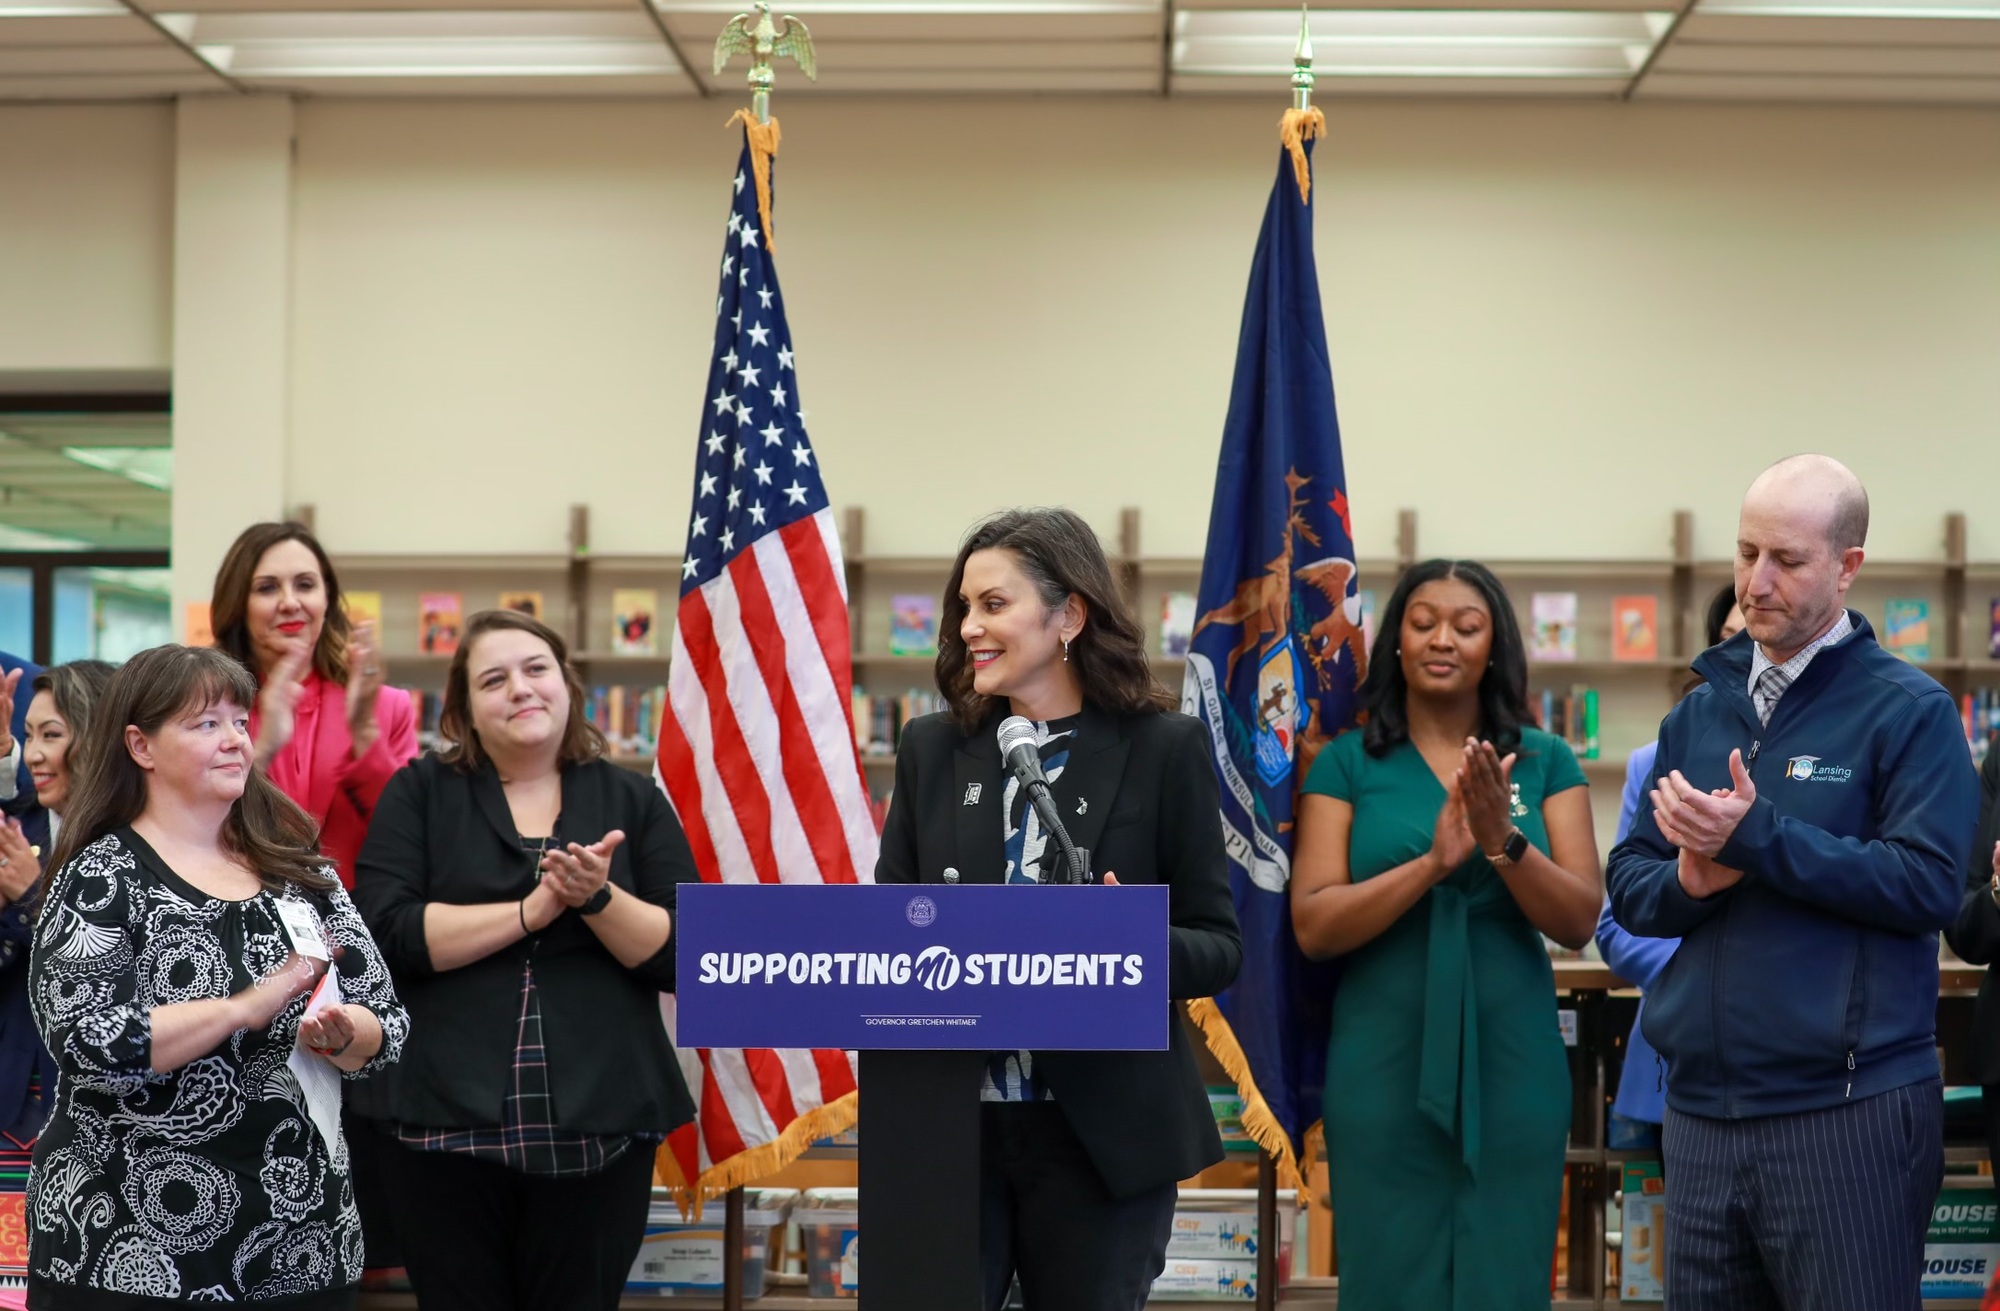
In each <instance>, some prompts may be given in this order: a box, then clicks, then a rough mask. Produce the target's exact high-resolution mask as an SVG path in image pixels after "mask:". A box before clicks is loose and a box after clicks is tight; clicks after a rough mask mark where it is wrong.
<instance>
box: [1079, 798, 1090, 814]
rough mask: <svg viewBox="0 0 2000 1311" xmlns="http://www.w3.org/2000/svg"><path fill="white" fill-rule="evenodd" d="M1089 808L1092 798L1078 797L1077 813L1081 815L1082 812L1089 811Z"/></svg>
mask: <svg viewBox="0 0 2000 1311" xmlns="http://www.w3.org/2000/svg"><path fill="white" fill-rule="evenodd" d="M1089 809H1090V799H1089V798H1087V797H1078V798H1077V799H1076V813H1077V814H1079V815H1081V814H1084V813H1086V812H1088V811H1089Z"/></svg>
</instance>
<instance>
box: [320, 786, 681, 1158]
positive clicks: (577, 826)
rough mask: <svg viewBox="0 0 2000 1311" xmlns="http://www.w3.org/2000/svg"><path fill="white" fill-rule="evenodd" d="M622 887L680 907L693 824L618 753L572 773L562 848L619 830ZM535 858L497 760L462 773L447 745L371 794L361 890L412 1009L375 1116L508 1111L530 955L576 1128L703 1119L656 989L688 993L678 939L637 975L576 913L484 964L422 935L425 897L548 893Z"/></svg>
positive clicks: (642, 1129) (455, 899)
mask: <svg viewBox="0 0 2000 1311" xmlns="http://www.w3.org/2000/svg"><path fill="white" fill-rule="evenodd" d="M614 828H615V829H623V830H624V832H625V841H624V842H623V843H622V844H621V845H620V846H619V847H618V848H617V850H615V851H613V852H612V853H611V881H612V882H613V883H616V884H617V885H618V886H619V887H621V888H623V889H624V890H625V891H627V892H630V893H634V894H635V895H637V896H640V897H643V898H645V899H646V900H647V901H650V902H652V903H653V904H654V905H656V906H664V907H666V908H667V910H668V911H669V912H672V911H673V909H674V897H675V891H676V887H677V885H678V884H680V883H683V882H693V881H695V879H696V878H697V877H698V876H697V875H696V873H695V868H694V859H693V857H692V856H691V855H690V854H689V852H688V844H687V836H686V835H685V834H684V833H683V832H682V831H681V826H680V821H679V820H678V819H676V818H675V817H674V812H673V810H672V809H671V808H670V807H669V806H668V805H667V801H666V798H665V797H664V796H662V795H661V794H660V790H659V789H658V788H657V787H655V786H654V785H653V782H652V780H651V779H648V778H645V777H643V776H641V775H638V774H635V773H632V772H630V771H628V770H624V769H620V768H618V767H617V766H616V765H612V764H609V763H607V762H605V761H601V760H598V761H591V762H589V763H586V764H581V765H571V766H568V767H566V768H565V769H564V770H563V773H562V816H561V818H560V819H559V820H557V823H556V832H557V835H558V836H559V837H561V838H562V839H563V840H564V841H566V842H595V841H597V840H598V839H599V838H601V837H603V836H604V835H605V833H607V832H609V831H610V830H612V829H614ZM534 886H535V870H534V865H533V862H532V858H531V857H530V856H529V855H528V854H526V853H524V852H523V851H522V850H521V837H520V834H519V833H518V832H517V831H516V830H515V828H514V820H513V816H512V815H511V813H510V812H509V811H508V809H507V798H506V795H505V794H504V793H503V792H502V791H501V788H500V778H499V775H497V774H496V773H495V772H494V770H493V767H492V765H490V764H488V765H486V766H484V767H482V768H481V769H479V770H478V771H477V772H474V773H469V774H468V773H465V772H463V771H461V770H459V769H458V768H456V767H454V766H452V765H448V764H445V763H444V762H443V761H441V760H439V759H438V758H437V757H435V756H425V757H423V758H421V759H419V760H415V761H412V762H411V763H410V764H408V765H405V766H404V767H403V768H402V769H400V770H398V771H397V772H396V774H395V776H394V777H392V778H391V779H390V780H389V785H388V786H387V787H385V788H384V789H383V790H382V799H381V800H380V801H378V802H376V803H375V815H374V818H373V819H372V820H371V821H370V822H369V825H368V840H367V841H366V842H365V843H363V844H362V847H361V852H360V855H359V856H357V857H356V859H355V865H354V901H355V904H356V906H358V907H359V908H360V910H361V914H362V917H363V918H364V919H366V920H367V921H368V928H369V931H370V932H371V933H373V934H374V935H375V942H376V944H377V945H378V946H379V947H380V948H381V950H382V955H383V957H384V958H385V959H386V960H387V961H388V963H389V970H390V972H391V973H392V974H393V975H394V976H395V980H396V991H397V992H398V993H399V994H400V995H401V996H402V999H403V1003H404V1005H405V1006H407V1007H408V1008H409V1011H410V1020H411V1026H410V1038H409V1041H408V1043H407V1044H406V1045H405V1046H404V1048H403V1059H402V1061H401V1062H400V1063H399V1064H398V1065H397V1066H395V1067H393V1069H392V1071H390V1072H389V1073H388V1075H387V1081H386V1084H385V1085H384V1086H383V1087H380V1088H375V1089H371V1090H370V1095H369V1096H368V1097H366V1098H365V1099H364V1103H365V1104H364V1113H366V1114H370V1115H379V1116H383V1117H386V1118H391V1119H395V1120H399V1121H402V1122H403V1123H406V1124H412V1125H429V1126H437V1127H445V1128H466V1127H478V1126H484V1125H497V1124H499V1123H500V1117H501V1109H502V1105H503V1103H504V1101H505V1099H506V1095H507V1089H508V1085H509V1082H510V1076H509V1071H510V1070H511V1068H512V1065H513V1058H514V1044H515V1037H516V1032H515V1031H516V1026H517V1023H518V1021H519V1019H520V998H521V965H522V962H524V961H526V960H527V959H528V958H529V953H530V952H531V951H532V952H533V957H534V965H535V985H536V988H537V989H538V991H539V992H540V994H541V1002H542V1037H543V1041H544V1043H545V1045H546V1047H547V1049H548V1061H549V1082H550V1085H551V1089H552V1091H553V1092H554V1094H555V1102H556V1106H557V1107H558V1108H560V1110H559V1114H560V1116H561V1120H562V1127H563V1128H564V1129H570V1130H575V1131H578V1132H582V1133H591V1134H605V1135H613V1134H635V1133H649V1134H664V1133H667V1132H668V1131H670V1130H672V1129H674V1128H675V1127H677V1126H679V1125H682V1124H686V1123H687V1122H688V1121H689V1120H692V1119H693V1118H694V1103H693V1101H692V1100H691V1099H690V1098H689V1097H688V1089H687V1082H686V1081H685V1080H684V1079H683V1078H682V1077H681V1070H680V1064H679V1062H678V1061H677V1060H676V1059H675V1057H674V1049H673V1044H672V1043H671V1042H669V1041H668V1040H667V1033H666V1029H665V1026H664V1025H662V1023H661V1021H660V994H661V993H662V992H672V991H673V989H674V948H675V946H676V944H675V942H674V940H673V938H672V937H671V936H670V937H669V938H668V939H667V944H666V946H664V947H662V948H660V950H659V951H658V953H656V954H655V955H654V956H653V957H652V958H651V959H650V960H647V961H646V962H644V963H643V964H641V965H639V966H638V967H637V968H635V969H629V970H628V969H626V968H625V967H624V966H623V965H620V964H619V963H618V960H617V958H616V957H614V956H613V955H612V954H611V953H610V952H609V951H607V950H605V948H604V946H603V944H601V943H600V942H598V940H597V935H596V934H594V933H592V932H591V931H590V929H589V927H588V926H586V925H585V924H584V923H583V920H582V918H581V916H580V915H578V913H577V912H575V911H565V912H564V913H563V915H562V916H561V917H560V918H558V919H557V920H556V921H555V922H554V923H553V924H551V925H549V927H548V928H546V929H543V930H542V931H541V932H540V933H537V934H534V935H533V936H532V937H530V938H527V939H523V940H522V941H520V942H517V943H515V944H514V945H512V946H510V947H506V948H503V949H502V950H500V951H496V952H494V953H493V954H492V955H490V956H487V957H485V958H483V959H481V960H476V961H474V962H472V963H471V964H470V965H465V966H462V967H460V968H458V969H455V970H448V971H445V972H444V973H439V972H438V971H436V970H433V969H432V968H431V957H430V947H429V944H428V942H427V941H426V939H425V937H424V904H425V903H426V902H431V901H441V902H445V903H448V904H452V905H477V904H479V903H481V902H494V901H514V900H518V899H519V898H521V897H525V896H526V895H528V893H529V892H531V891H533V890H534Z"/></svg>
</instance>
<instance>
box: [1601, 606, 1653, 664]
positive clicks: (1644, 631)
mask: <svg viewBox="0 0 2000 1311" xmlns="http://www.w3.org/2000/svg"><path fill="white" fill-rule="evenodd" d="M1611 658H1612V659H1613V660H1658V659H1659V658H1660V598H1659V597H1657V596H1614V597H1612V598H1611Z"/></svg>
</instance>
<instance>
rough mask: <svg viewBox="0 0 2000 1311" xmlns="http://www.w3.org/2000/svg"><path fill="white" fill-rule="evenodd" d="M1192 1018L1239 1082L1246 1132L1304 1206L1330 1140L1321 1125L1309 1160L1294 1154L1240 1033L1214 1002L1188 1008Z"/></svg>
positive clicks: (1310, 1142) (1313, 1132) (1314, 1131)
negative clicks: (1259, 1087)
mask: <svg viewBox="0 0 2000 1311" xmlns="http://www.w3.org/2000/svg"><path fill="white" fill-rule="evenodd" d="M1187 1008H1188V1018H1189V1019H1191V1020H1193V1021H1194V1022H1195V1024H1196V1025H1197V1026H1198V1027H1199V1028H1200V1029H1201V1036H1202V1037H1203V1038H1204V1039H1206V1040H1207V1042H1208V1049H1209V1051H1211V1052H1213V1053H1214V1054H1215V1059H1216V1060H1217V1061H1219V1062H1221V1064H1222V1068H1223V1070H1224V1071H1226V1072H1227V1073H1228V1075H1229V1077H1230V1078H1231V1079H1234V1080H1235V1081H1236V1091H1237V1092H1238V1093H1240V1094H1242V1097H1243V1128H1244V1130H1245V1131H1246V1132H1247V1133H1248V1134H1249V1135H1250V1137H1251V1138H1252V1139H1253V1140H1254V1141H1255V1142H1256V1144H1257V1145H1258V1146H1259V1147H1261V1148H1263V1149H1264V1150H1265V1151H1266V1152H1268V1153H1270V1154H1271V1155H1272V1156H1273V1157H1275V1158H1276V1159H1277V1163H1278V1187H1280V1188H1294V1189H1297V1190H1298V1194H1299V1197H1300V1199H1301V1204H1302V1205H1303V1202H1304V1199H1305V1197H1306V1185H1305V1178H1306V1176H1307V1175H1308V1174H1310V1173H1312V1168H1313V1166H1314V1165H1315V1164H1316V1163H1317V1162H1318V1161H1319V1158H1320V1157H1321V1156H1323V1155H1324V1154H1325V1151H1326V1147H1325V1144H1326V1139H1325V1137H1324V1134H1323V1132H1322V1127H1321V1126H1320V1125H1318V1124H1315V1125H1313V1127H1312V1128H1311V1129H1310V1130H1309V1131H1307V1133H1306V1152H1305V1159H1304V1160H1300V1159H1298V1158H1297V1157H1296V1156H1294V1155H1293V1154H1292V1141H1291V1139H1290V1138H1289V1137H1288V1136H1287V1135H1286V1133H1285V1130H1284V1126H1282V1125H1280V1124H1279V1123H1278V1117H1277V1116H1275V1115H1273V1114H1272V1113H1271V1107H1270V1104H1269V1103H1268V1102H1266V1101H1265V1100H1264V1094H1263V1093H1261V1092H1259V1091H1257V1081H1256V1079H1254V1078H1252V1077H1251V1075H1250V1062H1249V1061H1248V1060H1246V1059H1244V1056H1243V1048H1242V1047H1241V1046H1239V1045H1238V1044H1237V1041H1236V1033H1235V1031H1234V1030H1232V1029H1231V1028H1230V1027H1229V1021H1228V1020H1226V1019H1224V1018H1223V1017H1222V1011H1221V1010H1220V1009H1218V1008H1217V1007H1216V1004H1215V1002H1214V1001H1213V1000H1211V999H1210V998H1207V997H1202V998H1198V999H1196V1000H1194V1001H1190V1002H1189V1003H1188V1004H1187Z"/></svg>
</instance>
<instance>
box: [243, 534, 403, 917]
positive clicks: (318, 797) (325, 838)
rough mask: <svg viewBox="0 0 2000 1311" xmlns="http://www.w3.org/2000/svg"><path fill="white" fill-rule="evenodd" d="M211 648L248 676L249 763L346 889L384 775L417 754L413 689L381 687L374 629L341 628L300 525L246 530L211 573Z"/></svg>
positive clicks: (322, 564)
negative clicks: (252, 685)
mask: <svg viewBox="0 0 2000 1311" xmlns="http://www.w3.org/2000/svg"><path fill="white" fill-rule="evenodd" d="M209 622H210V624H211V625H213V627H214V629H215V644H216V645H217V646H218V647H220V648H222V649H223V650H224V651H227V652H228V653H229V654H230V655H233V656H235V657H236V658H237V659H238V660H239V661H241V662H242V664H243V667H244V668H245V669H248V670H249V671H250V672H251V673H252V674H254V675H255V676H256V678H257V687H258V695H257V704H256V705H255V706H254V707H252V714H251V717H250V731H251V733H252V734H253V735H254V736H255V740H256V757H257V763H258V764H259V765H262V766H263V767H264V769H265V771H266V772H267V773H269V774H270V776H271V781H272V782H273V783H275V784H277V785H278V790H279V791H281V792H283V793H284V794H285V795H286V796H288V797H290V798H291V799H292V800H294V801H296V802H298V803H299V805H300V806H301V807H303V808H304V810H305V812H306V813H307V814H308V815H311V816H312V817H313V819H314V821H315V822H317V823H318V825H319V831H320V849H321V850H322V851H324V852H325V853H326V856H327V858H328V859H329V860H331V861H332V862H333V863H334V865H335V867H336V868H338V869H339V870H340V881H341V882H342V883H343V884H345V885H346V886H348V887H350V888H351V887H353V886H354V855H355V853H356V852H358V851H359V850H361V841H362V839H363V838H364V837H366V836H367V834H368V817H369V816H370V815H371V814H373V813H374V810H375V802H376V799H377V798H379V797H380V796H381V795H382V789H383V787H384V786H385V785H386V784H387V783H388V781H389V776H390V775H391V774H393V773H395V772H396V771H397V770H398V769H400V768H402V767H403V766H404V765H406V764H408V763H409V762H410V761H412V760H414V759H416V757H417V724H416V712H415V710H414V708H413V707H412V706H411V704H410V694H409V693H407V692H405V691H403V690H402V689H400V688H394V687H385V686H384V685H383V679H384V677H385V676H386V674H385V669H384V664H383V660H382V653H381V650H380V648H379V646H378V645H377V637H376V634H375V631H374V625H373V624H372V623H368V622H365V621H364V622H361V623H350V622H349V620H348V617H347V610H346V608H345V606H344V605H343V604H342V598H341V592H340V579H339V577H338V575H336V574H335V572H334V568H333V561H332V560H331V559H329V558H328V557H327V554H326V550H325V548H323V547H322V546H321V545H320V544H319V541H318V539H317V538H315V537H314V536H313V535H312V533H310V532H309V531H307V529H306V527H305V525H304V524H298V523H258V524H252V525H250V527H248V528H246V529H244V530H243V532H242V533H241V534H240V535H239V536H238V537H237V539H236V541H235V543H234V544H233V545H232V546H231V547H230V548H229V553H228V554H227V555H225V556H224V557H223V559H222V567H221V568H220V569H218V570H217V571H216V574H215V592H214V596H213V598H212V599H211V601H210V603H209Z"/></svg>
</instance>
